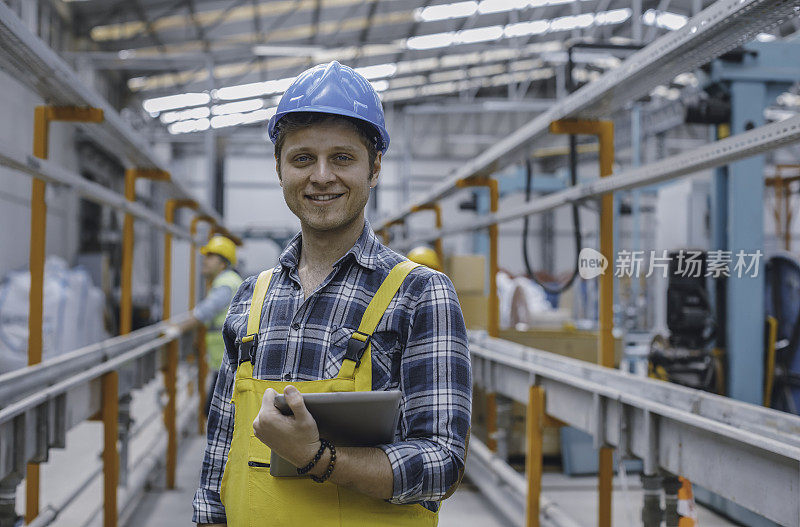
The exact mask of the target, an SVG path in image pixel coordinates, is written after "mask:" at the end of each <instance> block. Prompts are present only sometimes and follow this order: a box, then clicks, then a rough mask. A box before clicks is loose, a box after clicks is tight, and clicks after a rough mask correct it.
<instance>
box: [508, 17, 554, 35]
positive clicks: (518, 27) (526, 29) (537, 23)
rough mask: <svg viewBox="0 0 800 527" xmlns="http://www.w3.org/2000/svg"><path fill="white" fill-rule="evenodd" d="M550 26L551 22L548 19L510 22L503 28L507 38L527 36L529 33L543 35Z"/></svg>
mask: <svg viewBox="0 0 800 527" xmlns="http://www.w3.org/2000/svg"><path fill="white" fill-rule="evenodd" d="M549 28H550V22H549V21H547V20H532V21H531V22H519V23H517V24H508V25H507V26H506V27H505V28H504V29H503V34H504V35H505V36H506V38H513V37H526V36H529V35H541V34H543V33H546V32H547V30H548V29H549Z"/></svg>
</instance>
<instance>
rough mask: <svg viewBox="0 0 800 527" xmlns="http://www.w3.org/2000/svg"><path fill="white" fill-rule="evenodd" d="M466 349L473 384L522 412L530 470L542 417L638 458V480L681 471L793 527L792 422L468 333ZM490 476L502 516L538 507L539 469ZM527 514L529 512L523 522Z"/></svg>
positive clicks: (796, 459)
mask: <svg viewBox="0 0 800 527" xmlns="http://www.w3.org/2000/svg"><path fill="white" fill-rule="evenodd" d="M470 351H471V353H472V364H473V375H474V380H475V383H476V384H477V385H478V386H481V387H483V388H484V389H486V390H487V391H492V392H495V393H497V394H500V395H503V396H505V397H508V398H510V399H513V400H514V401H517V402H519V403H522V404H525V405H528V421H529V422H528V440H527V456H526V458H527V460H528V462H529V465H528V466H529V467H530V461H531V459H532V458H534V459H535V458H539V459H541V453H542V443H541V437H542V436H541V429H542V424H543V421H544V419H545V416H547V417H551V418H555V419H557V420H559V421H562V422H563V423H565V424H567V425H569V426H572V427H575V428H577V429H580V430H583V431H584V432H587V433H589V434H591V435H592V437H593V438H594V445H595V447H596V448H599V447H611V448H614V449H616V450H618V451H619V452H620V453H621V454H622V456H623V457H629V456H635V457H637V458H640V459H642V460H643V462H644V472H645V473H646V474H653V473H656V472H657V471H659V470H663V471H667V472H669V473H672V474H680V475H682V476H685V477H687V478H689V479H690V480H691V481H692V482H693V483H697V484H699V485H701V486H703V487H705V488H707V489H709V490H711V491H712V492H715V493H717V494H719V495H721V496H723V497H725V498H728V499H731V500H733V501H735V502H736V503H737V504H739V505H741V506H743V507H745V508H747V509H749V510H751V511H753V512H756V513H757V514H760V515H762V516H764V517H766V518H768V519H770V520H772V521H775V522H777V523H779V524H781V525H800V500H798V499H797V489H798V488H800V434H798V430H800V417H798V416H796V415H791V414H787V413H784V412H779V411H776V410H771V409H768V408H763V407H761V406H756V405H753V404H748V403H743V402H741V401H736V400H733V399H730V398H727V397H722V396H719V395H715V394H711V393H708V392H703V391H700V390H694V389H691V388H686V387H683V386H678V385H675V384H671V383H666V382H663V381H658V380H655V379H650V378H646V377H638V376H634V375H632V374H629V373H625V372H622V371H619V370H614V369H609V368H603V367H601V366H597V365H594V364H590V363H587V362H583V361H579V360H576V359H570V358H567V357H562V356H559V355H556V354H554V353H548V352H546V351H541V350H536V349H533V348H529V347H526V346H522V345H519V344H515V343H511V342H508V341H506V340H502V339H496V338H491V337H489V336H488V335H487V334H486V333H485V332H471V333H470ZM535 408H539V411H538V413H535V412H533V410H532V409H535ZM531 432H533V433H531ZM470 446H472V445H470ZM483 458H486V459H482V460H479V463H481V465H482V467H480V468H481V469H483V470H484V471H485V470H486V468H485V467H486V466H487V464H488V463H489V461H487V459H488V454H487V455H485V456H483ZM490 461H491V460H490ZM498 462H499V463H502V462H501V461H500V460H497V459H495V460H494V463H495V464H496V463H498ZM468 463H469V462H468ZM508 468H509V469H510V467H508ZM539 468H540V469H541V465H539ZM493 472H495V473H496V474H499V476H498V477H499V478H500V479H501V480H502V481H503V482H504V484H505V485H506V486H507V488H508V489H509V491H510V492H511V495H512V496H511V498H510V497H509V495H508V494H505V495H504V496H503V497H502V499H503V500H504V501H503V503H502V504H501V503H498V505H503V506H509V507H511V512H510V515H511V517H512V518H515V522H516V523H517V524H519V525H524V524H525V522H524V520H523V518H524V517H525V510H526V509H525V506H524V505H523V503H525V500H526V498H527V502H528V504H530V503H531V502H532V501H535V500H538V497H539V496H538V491H537V490H536V489H537V488H538V489H541V483H540V481H541V470H538V471H535V470H534V471H531V470H527V471H526V472H527V474H526V478H527V483H526V485H525V486H524V488H523V486H522V485H521V484H520V480H519V478H518V477H510V476H508V475H507V474H506V475H505V476H503V470H500V471H498V470H494V471H493ZM507 472H508V471H507V470H506V473H507ZM468 473H469V469H468ZM512 475H513V473H512ZM487 496H488V497H489V498H490V499H493V498H492V495H491V493H487ZM512 498H513V499H512ZM497 499H501V498H497ZM543 503H544V504H545V505H546V502H543ZM531 514H532V512H531V510H530V505H529V507H528V509H527V515H528V516H527V519H528V523H527V525H531V523H530V522H531V520H532V518H531Z"/></svg>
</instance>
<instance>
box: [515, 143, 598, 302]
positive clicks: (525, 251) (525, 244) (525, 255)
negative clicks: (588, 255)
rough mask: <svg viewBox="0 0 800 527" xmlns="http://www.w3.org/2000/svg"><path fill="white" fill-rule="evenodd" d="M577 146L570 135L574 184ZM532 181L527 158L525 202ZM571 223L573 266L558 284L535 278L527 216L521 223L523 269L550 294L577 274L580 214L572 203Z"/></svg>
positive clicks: (564, 287)
mask: <svg viewBox="0 0 800 527" xmlns="http://www.w3.org/2000/svg"><path fill="white" fill-rule="evenodd" d="M576 173H577V148H576V141H575V136H574V135H571V136H570V182H571V184H572V185H573V186H574V185H575V183H576V181H577V175H576ZM532 183H533V170H532V167H531V160H530V159H528V160H526V161H525V202H526V203H527V202H529V201H530V199H531V190H532V186H533V185H532ZM572 225H573V228H574V232H575V268H574V269H573V271H572V276H570V277H569V280H567V281H566V282H564V283H563V284H559V285H558V286H555V287H553V286H551V285H548V284H544V283H542V282H541V281H539V279H538V278H536V274H535V273H534V272H533V270H532V269H531V262H530V260H529V259H528V216H525V219H524V220H523V224H522V259H523V261H524V262H525V269H526V270H527V271H528V275H529V276H530V277H531V280H533V281H534V282H536V283H537V284H538V285H539V286H540V287H541V288H542V289H544V290H545V291H546V292H547V293H549V294H551V295H560V294H561V293H563V292H564V291H566V290H567V289H569V288H570V287H571V286H572V284H573V282H575V277H577V276H578V255H579V254H580V252H581V245H582V244H583V242H582V239H581V222H580V215H579V211H578V205H577V204H574V203H573V204H572Z"/></svg>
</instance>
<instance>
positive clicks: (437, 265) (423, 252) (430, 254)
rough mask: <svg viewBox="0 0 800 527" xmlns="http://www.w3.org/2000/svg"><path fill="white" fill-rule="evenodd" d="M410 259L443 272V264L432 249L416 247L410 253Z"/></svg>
mask: <svg viewBox="0 0 800 527" xmlns="http://www.w3.org/2000/svg"><path fill="white" fill-rule="evenodd" d="M408 259H409V260H411V261H412V262H415V263H418V264H422V265H424V266H426V267H430V268H431V269H435V270H436V271H440V272H441V270H442V262H441V261H440V260H439V255H438V254H436V251H434V250H433V249H431V248H430V247H424V246H422V247H414V248H413V249H411V250H410V251H409V252H408Z"/></svg>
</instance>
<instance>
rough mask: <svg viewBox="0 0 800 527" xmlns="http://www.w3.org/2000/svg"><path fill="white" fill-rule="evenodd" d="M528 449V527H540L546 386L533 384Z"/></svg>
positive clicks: (526, 468) (526, 470) (526, 473)
mask: <svg viewBox="0 0 800 527" xmlns="http://www.w3.org/2000/svg"><path fill="white" fill-rule="evenodd" d="M525 428H526V431H527V436H526V437H527V439H528V444H527V449H526V453H525V477H526V478H527V481H528V495H527V500H526V503H525V525H526V527H539V500H540V498H541V495H542V440H543V435H544V388H542V387H541V386H531V387H530V390H529V392H528V408H527V411H526V417H525Z"/></svg>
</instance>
